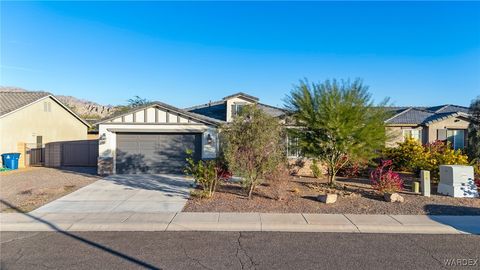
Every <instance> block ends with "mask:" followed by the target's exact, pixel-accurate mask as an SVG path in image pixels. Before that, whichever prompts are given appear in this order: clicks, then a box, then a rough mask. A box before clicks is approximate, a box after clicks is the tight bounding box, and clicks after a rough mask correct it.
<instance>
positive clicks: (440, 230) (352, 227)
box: [0, 212, 480, 234]
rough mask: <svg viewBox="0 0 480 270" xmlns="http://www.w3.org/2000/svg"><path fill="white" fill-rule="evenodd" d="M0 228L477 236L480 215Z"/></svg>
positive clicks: (30, 217) (86, 222) (247, 217)
mask: <svg viewBox="0 0 480 270" xmlns="http://www.w3.org/2000/svg"><path fill="white" fill-rule="evenodd" d="M0 229H1V231H264V232H268V231H285V232H344V233H415V234H480V216H414V215H350V214H345V215H342V214H300V213H298V214H280V213H278V214H275V213H198V212H158V213H141V212H136V213H135V212H109V213H48V212H43V213H32V214H13V213H12V214H0Z"/></svg>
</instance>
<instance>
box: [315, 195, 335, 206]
mask: <svg viewBox="0 0 480 270" xmlns="http://www.w3.org/2000/svg"><path fill="white" fill-rule="evenodd" d="M318 200H319V201H320V202H323V203H327V204H328V203H334V202H336V201H337V194H323V195H318Z"/></svg>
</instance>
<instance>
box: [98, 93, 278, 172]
mask: <svg viewBox="0 0 480 270" xmlns="http://www.w3.org/2000/svg"><path fill="white" fill-rule="evenodd" d="M253 103H256V104H258V106H259V107H260V108H261V109H263V110H265V112H267V113H268V114H270V115H272V116H275V117H280V118H281V117H282V116H283V115H284V113H285V112H284V110H282V109H280V108H276V107H273V106H269V105H265V104H262V103H259V102H258V98H256V97H252V96H250V95H247V94H244V93H237V94H234V95H231V96H228V97H225V98H223V99H222V100H220V101H215V102H209V103H207V104H204V105H199V106H195V107H191V108H187V109H180V108H176V107H173V106H171V105H168V104H165V103H162V102H152V103H150V104H148V105H145V106H142V107H137V108H134V109H132V110H130V111H128V112H125V113H123V114H120V115H115V116H112V117H109V118H108V119H105V120H102V121H100V122H99V123H98V130H99V162H98V172H99V173H100V174H111V173H119V174H121V173H182V172H183V169H184V166H185V158H186V153H185V151H186V150H187V149H190V150H192V151H193V156H194V158H195V159H208V158H215V157H217V154H218V150H219V149H218V147H219V143H218V127H219V126H220V125H222V124H224V123H227V122H230V121H231V120H232V118H233V117H234V116H235V115H236V114H237V113H238V112H240V110H241V109H242V106H245V105H248V104H253Z"/></svg>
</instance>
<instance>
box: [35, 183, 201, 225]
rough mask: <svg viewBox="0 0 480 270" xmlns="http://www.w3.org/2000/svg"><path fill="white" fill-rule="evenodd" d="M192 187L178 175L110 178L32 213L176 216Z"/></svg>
mask: <svg viewBox="0 0 480 270" xmlns="http://www.w3.org/2000/svg"><path fill="white" fill-rule="evenodd" d="M192 184H193V181H192V180H189V179H187V178H185V177H184V176H178V175H152V174H139V175H112V176H108V177H105V178H103V179H101V180H98V181H96V182H95V183H93V184H91V185H88V186H85V187H83V188H81V189H79V190H77V191H75V192H73V193H71V194H68V195H66V196H64V197H61V198H59V199H57V200H55V201H53V202H51V203H49V204H46V205H44V206H42V207H40V208H38V209H36V210H34V211H33V212H31V213H32V214H40V215H41V214H46V213H52V214H53V213H54V214H61V213H75V214H74V216H81V215H78V214H81V213H96V214H99V215H101V214H104V213H122V212H136V213H161V212H178V211H181V210H182V209H183V207H184V206H185V204H186V202H187V200H188V197H189V196H190V187H191V185H192ZM119 216H122V215H121V214H120V215H119Z"/></svg>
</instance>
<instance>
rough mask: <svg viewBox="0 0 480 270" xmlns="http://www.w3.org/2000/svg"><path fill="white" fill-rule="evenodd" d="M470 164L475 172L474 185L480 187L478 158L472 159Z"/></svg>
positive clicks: (479, 163)
mask: <svg viewBox="0 0 480 270" xmlns="http://www.w3.org/2000/svg"><path fill="white" fill-rule="evenodd" d="M472 165H473V171H474V174H475V175H474V177H473V178H474V179H475V180H474V181H475V185H477V187H478V188H479V189H480V160H474V161H473V162H472Z"/></svg>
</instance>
